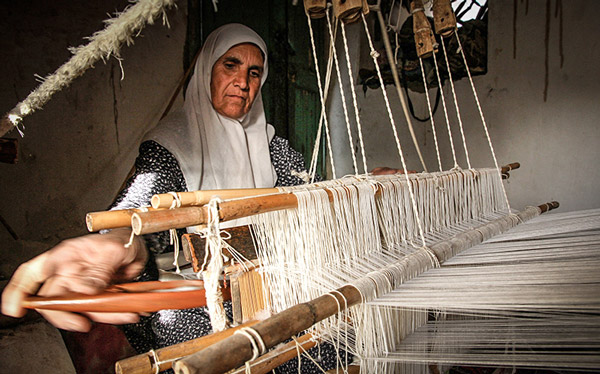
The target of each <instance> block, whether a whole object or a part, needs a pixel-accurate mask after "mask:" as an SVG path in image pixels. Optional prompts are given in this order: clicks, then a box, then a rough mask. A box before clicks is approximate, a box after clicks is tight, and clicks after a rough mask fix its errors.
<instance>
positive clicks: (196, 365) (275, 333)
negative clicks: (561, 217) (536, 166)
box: [173, 207, 541, 373]
mask: <svg viewBox="0 0 600 374" xmlns="http://www.w3.org/2000/svg"><path fill="white" fill-rule="evenodd" d="M540 212H541V209H540V208H537V207H531V208H527V209H526V210H525V211H524V212H523V213H522V214H521V215H520V216H519V219H510V218H508V219H506V220H504V221H506V223H507V224H508V225H512V226H514V225H516V224H518V223H519V222H520V220H526V219H528V218H530V217H532V216H536V215H538V214H539V213H540ZM481 230H482V228H481V227H480V228H478V229H476V230H473V231H474V232H475V233H474V235H473V237H472V239H471V240H470V242H471V244H472V243H474V242H477V241H479V243H480V242H481V241H483V240H484V235H483V234H482V233H481ZM495 230H496V229H494V228H492V229H489V230H486V231H487V232H488V233H489V234H490V235H491V234H492V233H493V232H495ZM466 245H468V244H465V243H464V242H463V241H460V240H456V241H453V240H449V241H448V243H447V244H446V245H444V246H443V247H444V248H446V249H444V250H442V251H440V253H442V254H447V253H456V252H459V251H460V250H462V249H464V246H466ZM440 248H441V247H440ZM447 248H449V249H447ZM339 294H342V295H344V298H345V300H340V298H339V297H338V296H339ZM332 296H333V297H335V300H336V301H334V300H333V297H332ZM362 299H363V296H362V295H361V293H360V291H358V289H357V288H355V287H354V286H350V285H348V286H344V287H342V288H341V289H338V290H337V291H336V292H332V293H330V294H328V295H324V296H321V297H319V298H317V299H315V300H313V301H310V302H307V303H303V304H299V305H296V306H294V307H291V308H289V309H287V310H285V311H283V312H281V313H279V314H276V315H275V316H273V317H271V318H269V319H267V320H265V321H263V322H261V324H260V325H257V326H256V327H255V330H257V331H258V332H259V334H260V335H261V337H263V340H264V342H265V344H266V345H267V347H271V346H273V345H274V344H278V343H280V342H281V341H283V340H285V339H287V338H289V336H292V335H294V334H297V333H299V332H300V331H303V330H305V329H307V328H309V327H310V326H312V325H310V326H307V325H306V324H307V321H310V320H314V322H315V323H316V322H318V321H320V320H322V319H324V318H326V317H328V316H331V315H333V314H334V313H337V312H338V311H339V310H340V308H341V309H343V307H341V306H344V305H347V306H348V307H350V306H353V305H355V304H357V303H359V302H360V301H362ZM318 308H322V309H318ZM298 318H302V321H303V322H304V324H302V323H300V324H298V323H297V322H298V321H297V319H298ZM274 321H277V322H274ZM269 323H270V324H271V325H270V326H269V325H268V324H269ZM292 324H293V325H294V326H295V328H296V329H297V331H294V330H292V331H287V330H289V329H288V328H287V327H289V326H291V325H292ZM277 326H279V327H281V326H286V329H285V330H286V332H283V331H281V330H277ZM270 329H272V331H269V330H270ZM265 334H268V336H267V335H265ZM287 334H290V335H289V336H285V335H287ZM275 337H277V339H281V340H280V341H277V339H275ZM230 349H232V350H233V351H234V352H235V357H232V358H231V361H230V362H228V363H227V366H225V365H226V364H225V362H224V361H223V362H219V363H217V364H216V365H215V366H211V365H212V363H214V361H215V360H217V358H218V357H222V356H223V355H222V352H224V351H226V350H230ZM251 357H252V350H251V347H250V343H249V341H248V340H247V339H246V338H242V339H240V337H235V336H234V337H232V338H230V339H228V340H224V341H223V342H220V343H219V344H217V345H215V346H213V347H211V348H210V349H206V350H204V351H202V352H199V353H198V354H196V355H193V356H190V357H187V358H185V359H182V360H180V361H178V362H177V363H176V364H174V366H173V367H174V369H175V371H176V373H200V372H203V373H220V372H226V371H227V370H231V369H233V368H235V367H237V366H240V365H242V364H243V363H244V362H245V361H247V360H249V359H250V358H251ZM228 360H229V357H228Z"/></svg>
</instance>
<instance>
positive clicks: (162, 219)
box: [131, 181, 418, 235]
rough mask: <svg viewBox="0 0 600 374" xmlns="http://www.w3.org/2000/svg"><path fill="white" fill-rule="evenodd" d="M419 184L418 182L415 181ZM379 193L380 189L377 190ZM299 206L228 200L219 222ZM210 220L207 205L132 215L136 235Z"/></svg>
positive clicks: (272, 198)
mask: <svg viewBox="0 0 600 374" xmlns="http://www.w3.org/2000/svg"><path fill="white" fill-rule="evenodd" d="M415 183H418V182H416V181H415ZM313 188H322V189H323V190H324V191H325V192H327V195H328V196H329V201H332V200H333V194H332V193H331V191H330V190H329V189H327V188H326V187H313ZM377 189H378V190H377V192H376V193H379V187H377ZM297 206H298V199H297V198H296V196H295V195H294V194H293V193H289V192H282V193H277V194H268V195H258V196H251V197H248V198H245V199H234V200H225V201H222V202H221V203H219V219H220V221H221V222H225V221H230V220H233V219H238V218H243V217H249V216H253V215H255V214H259V213H266V212H272V211H275V210H282V209H290V208H295V207H297ZM207 221H208V207H207V206H201V207H196V206H188V207H184V208H177V209H164V210H155V211H149V212H137V213H134V214H132V216H131V228H132V230H133V232H134V233H135V234H136V235H143V234H149V233H153V232H159V231H164V230H168V229H172V228H175V229H179V228H184V227H189V226H195V225H200V224H206V223H207Z"/></svg>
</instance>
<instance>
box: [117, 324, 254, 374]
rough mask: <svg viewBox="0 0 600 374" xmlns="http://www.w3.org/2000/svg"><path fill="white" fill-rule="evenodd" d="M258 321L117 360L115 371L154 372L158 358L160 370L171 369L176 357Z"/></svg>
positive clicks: (140, 373)
mask: <svg viewBox="0 0 600 374" xmlns="http://www.w3.org/2000/svg"><path fill="white" fill-rule="evenodd" d="M257 323H258V321H251V322H247V323H245V324H243V325H240V326H235V327H231V328H229V329H227V330H224V331H219V332H216V333H214V334H210V335H206V336H202V337H200V338H196V339H192V340H189V341H187V342H183V343H179V344H175V345H171V346H168V347H165V348H161V349H157V350H155V351H154V352H155V355H153V354H152V353H151V352H148V353H143V354H140V355H137V356H133V357H129V358H126V359H123V360H120V361H117V363H116V364H115V371H116V373H117V374H154V373H155V372H156V364H157V362H156V361H155V360H156V359H158V365H159V370H160V371H163V370H168V369H171V366H172V364H173V360H174V359H178V358H180V357H184V356H187V355H190V354H192V353H196V352H198V351H200V350H202V349H204V348H206V347H208V346H210V345H212V344H214V343H216V342H218V341H221V340H223V339H225V338H227V337H229V336H231V335H233V334H234V333H235V332H236V331H237V330H239V329H241V328H243V327H250V326H253V325H255V324H257Z"/></svg>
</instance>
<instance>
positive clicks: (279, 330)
mask: <svg viewBox="0 0 600 374" xmlns="http://www.w3.org/2000/svg"><path fill="white" fill-rule="evenodd" d="M337 291H338V292H339V293H341V294H342V295H344V298H345V299H346V301H347V303H348V306H352V305H355V304H358V303H359V302H360V301H361V295H360V292H359V291H358V290H357V289H356V288H355V287H354V286H350V285H348V286H344V287H342V288H339V289H338V290H337ZM334 297H335V298H336V299H337V302H336V301H334V300H333V298H334ZM338 303H339V304H338ZM344 303H345V301H344V300H343V299H342V298H341V297H340V295H339V294H338V293H334V294H330V295H324V296H321V297H319V298H317V299H315V300H312V301H309V302H306V303H302V304H298V305H296V306H293V307H291V308H289V309H286V310H284V311H283V312H281V313H279V314H276V315H274V316H272V317H270V318H268V319H266V320H264V321H262V322H259V323H257V324H256V325H254V326H253V329H254V330H255V331H256V332H258V334H259V335H260V336H261V337H262V340H263V342H264V343H265V345H266V347H267V349H268V348H271V347H273V346H275V345H276V344H279V343H281V342H282V341H284V340H286V339H289V338H290V337H291V336H294V335H297V334H299V333H300V332H302V331H304V330H306V329H308V328H309V327H311V326H312V325H314V324H315V323H317V322H319V321H321V320H323V319H325V318H327V317H329V316H332V315H333V314H335V313H337V312H338V311H339V307H338V305H345V304H344ZM224 352H227V354H224ZM251 358H252V345H251V343H250V341H249V340H248V338H247V337H246V336H244V335H232V336H230V337H229V338H227V339H224V340H222V341H220V342H218V343H216V344H214V345H212V346H210V347H208V348H206V349H203V350H202V351H200V352H198V353H196V354H193V355H190V356H188V357H186V358H183V359H181V360H179V361H176V362H175V363H174V364H173V369H174V370H175V372H176V373H179V374H182V373H184V374H192V373H198V374H199V373H204V374H217V373H225V372H227V371H229V370H231V369H234V368H237V367H239V366H242V365H243V364H244V363H245V362H246V361H248V360H249V359H251Z"/></svg>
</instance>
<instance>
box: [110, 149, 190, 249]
mask: <svg viewBox="0 0 600 374" xmlns="http://www.w3.org/2000/svg"><path fill="white" fill-rule="evenodd" d="M186 190H187V188H186V184H185V179H184V177H183V173H182V172H181V169H180V168H179V163H178V162H177V160H176V159H175V156H173V154H172V153H171V152H169V151H168V150H167V149H166V148H164V147H163V146H161V145H160V144H158V143H156V142H154V141H152V140H149V141H146V142H143V143H142V144H141V145H140V150H139V155H138V157H137V159H136V160H135V166H134V171H133V175H132V176H131V177H130V178H129V179H128V180H127V182H126V184H125V187H124V188H123V190H122V191H121V192H120V193H119V194H118V195H117V198H116V199H115V202H114V203H113V204H112V205H111V207H110V209H111V210H116V209H130V208H138V207H143V206H150V200H151V199H152V196H153V195H154V194H159V193H166V192H170V191H186ZM144 239H145V241H146V246H147V248H148V249H150V250H151V251H152V252H153V253H155V254H159V253H162V252H168V251H169V250H172V249H171V248H169V247H171V246H170V245H169V234H168V232H166V231H164V232H161V233H157V234H148V235H144Z"/></svg>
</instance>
